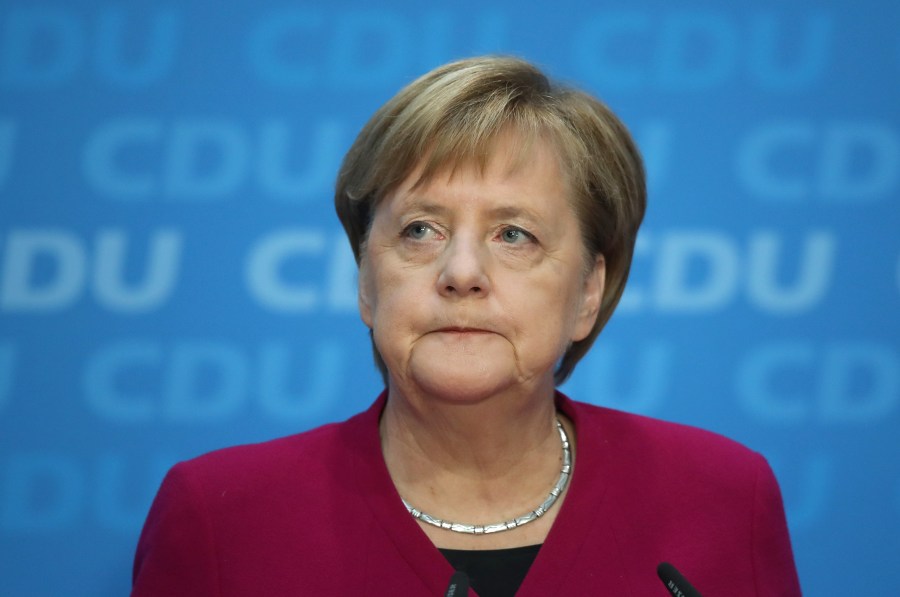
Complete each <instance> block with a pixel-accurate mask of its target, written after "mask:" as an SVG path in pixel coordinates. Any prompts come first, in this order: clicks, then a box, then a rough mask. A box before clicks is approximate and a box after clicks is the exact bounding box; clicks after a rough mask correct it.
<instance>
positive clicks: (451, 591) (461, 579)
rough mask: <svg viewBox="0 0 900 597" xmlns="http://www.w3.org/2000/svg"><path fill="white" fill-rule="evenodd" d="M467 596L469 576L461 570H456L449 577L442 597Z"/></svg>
mask: <svg viewBox="0 0 900 597" xmlns="http://www.w3.org/2000/svg"><path fill="white" fill-rule="evenodd" d="M468 594H469V575H468V574H466V573H465V572H463V571H462V570H457V571H456V572H454V573H453V576H451V577H450V584H449V585H447V592H446V593H444V597H466V595H468Z"/></svg>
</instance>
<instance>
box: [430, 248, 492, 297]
mask: <svg viewBox="0 0 900 597" xmlns="http://www.w3.org/2000/svg"><path fill="white" fill-rule="evenodd" d="M489 259H490V255H489V254H488V250H487V247H484V246H482V245H480V244H479V243H478V242H477V241H475V240H473V239H467V238H464V237H461V236H457V237H455V238H453V240H451V241H450V243H449V244H448V246H447V248H446V249H445V251H444V255H443V256H442V259H441V272H440V275H439V276H438V281H437V283H438V292H439V293H440V294H441V295H442V296H445V297H448V298H461V297H482V296H487V294H488V293H489V292H490V290H491V289H490V278H489V276H488V272H487V265H488V263H487V261H488V260H489Z"/></svg>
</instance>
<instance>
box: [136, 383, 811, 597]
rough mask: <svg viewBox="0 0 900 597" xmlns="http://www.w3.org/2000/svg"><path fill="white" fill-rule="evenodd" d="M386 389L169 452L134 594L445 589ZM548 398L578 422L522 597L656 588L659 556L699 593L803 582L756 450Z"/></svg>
mask: <svg viewBox="0 0 900 597" xmlns="http://www.w3.org/2000/svg"><path fill="white" fill-rule="evenodd" d="M385 400H386V396H385V394H382V395H381V396H380V397H379V398H378V400H376V401H375V403H374V404H373V405H372V406H371V407H370V408H369V409H368V410H367V411H365V412H363V413H360V414H359V415H356V416H354V417H352V418H351V419H349V420H347V421H345V422H343V423H336V424H330V425H325V426H323V427H319V428H317V429H314V430H312V431H308V432H306V433H301V434H298V435H293V436H290V437H286V438H282V439H277V440H273V441H269V442H265V443H262V444H255V445H249V446H238V447H233V448H226V449H224V450H219V451H216V452H212V453H210V454H206V455H204V456H200V457H199V458H195V459H193V460H190V461H186V462H181V463H179V464H177V465H176V466H174V467H173V468H172V470H171V471H170V472H169V474H168V475H167V476H166V478H165V480H164V481H163V483H162V486H161V488H160V490H159V493H158V494H157V496H156V499H155V501H154V502H153V506H152V507H151V509H150V513H149V515H148V516H147V521H146V523H145V525H144V529H143V532H142V534H141V538H140V542H139V544H138V548H137V553H136V556H135V564H134V584H133V592H132V595H134V596H137V597H143V596H154V597H157V596H166V597H178V596H182V595H183V596H185V597H188V596H190V597H204V596H213V595H215V596H244V595H261V596H266V597H273V596H279V595H404V596H407V595H408V596H416V595H423V596H424V595H427V596H431V597H434V596H438V595H444V593H445V591H446V589H447V584H448V582H449V580H450V576H451V574H452V573H453V569H452V568H451V566H450V564H449V563H448V562H447V561H446V560H445V559H444V557H443V556H442V555H441V553H440V552H439V551H438V550H437V549H436V548H435V547H434V546H433V545H432V544H431V542H430V541H429V540H428V538H427V537H426V536H425V534H424V533H423V532H422V531H421V530H420V529H419V527H418V526H417V524H416V522H415V521H414V520H413V519H412V518H411V517H410V516H409V514H408V513H407V512H406V509H405V508H404V506H403V504H402V503H401V501H400V497H399V495H397V492H396V490H395V489H394V486H393V484H392V483H391V480H390V477H389V476H388V472H387V468H386V467H385V464H384V460H383V458H382V455H381V449H380V441H379V436H378V419H379V416H380V413H381V410H382V408H383V406H384V403H385ZM557 402H558V407H559V408H560V409H561V410H562V411H563V412H565V413H566V414H567V415H568V416H569V417H570V418H571V419H572V421H573V422H574V424H575V429H576V437H577V439H576V442H577V443H576V447H577V452H576V456H575V467H574V474H573V477H572V480H571V485H570V488H569V492H568V494H567V497H566V500H565V502H564V503H563V504H562V508H561V510H560V512H559V514H558V516H557V519H556V521H555V522H554V525H553V528H552V529H551V531H550V534H549V536H548V537H547V539H546V541H545V543H544V544H543V546H542V548H541V550H540V552H539V554H538V556H537V559H536V560H535V562H534V564H533V566H532V567H531V570H530V571H529V573H528V576H527V577H526V578H525V582H524V583H523V585H522V587H521V589H520V590H519V593H518V594H519V595H523V596H529V595H534V596H545V595H561V596H562V595H566V596H572V595H594V594H597V595H600V594H603V595H616V596H633V597H647V596H653V595H659V596H660V597H661V596H663V595H666V594H668V593H667V591H666V589H665V587H664V586H663V585H662V583H661V581H660V580H659V578H658V577H657V576H656V567H657V565H658V564H659V563H660V562H663V561H666V562H671V563H672V564H674V565H675V566H676V567H677V568H678V569H679V570H680V571H681V573H682V574H683V575H684V576H685V577H686V578H687V579H688V580H689V581H690V582H691V583H692V584H693V585H694V586H695V587H696V588H697V589H698V590H699V591H700V592H701V593H702V594H703V595H704V597H716V596H722V597H726V596H727V597H743V596H747V597H749V596H756V597H762V596H766V597H769V596H775V595H780V596H781V595H783V596H797V595H800V586H799V583H798V580H797V573H796V570H795V568H794V560H793V555H792V553H791V545H790V538H789V536H788V530H787V526H786V524H785V518H784V511H783V507H782V502H781V495H780V492H779V489H778V484H777V482H776V480H775V477H774V476H773V474H772V471H771V470H770V468H769V466H768V464H767V463H766V461H765V460H764V459H763V457H762V456H760V455H759V454H757V453H755V452H752V451H750V450H748V449H747V448H744V447H743V446H741V445H740V444H737V443H735V442H733V441H731V440H728V439H726V438H724V437H722V436H719V435H716V434H713V433H710V432H706V431H702V430H699V429H695V428H691V427H686V426H682V425H676V424H673V423H665V422H662V421H658V420H655V419H650V418H646V417H641V416H637V415H631V414H626V413H623V412H619V411H615V410H610V409H606V408H601V407H596V406H592V405H588V404H584V403H579V402H574V401H572V400H570V399H568V398H567V397H565V396H564V395H562V394H558V395H557ZM474 594H475V593H474V591H473V592H471V593H470V595H474Z"/></svg>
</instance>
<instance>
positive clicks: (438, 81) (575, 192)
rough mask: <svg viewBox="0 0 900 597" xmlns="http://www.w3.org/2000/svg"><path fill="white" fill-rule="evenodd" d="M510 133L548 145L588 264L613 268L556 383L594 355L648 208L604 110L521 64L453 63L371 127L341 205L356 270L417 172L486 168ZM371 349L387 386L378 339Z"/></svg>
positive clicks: (349, 171)
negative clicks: (369, 239)
mask: <svg viewBox="0 0 900 597" xmlns="http://www.w3.org/2000/svg"><path fill="white" fill-rule="evenodd" d="M508 131H511V132H513V133H514V134H515V135H517V137H519V138H520V139H521V140H522V146H523V148H527V147H528V146H529V145H530V144H531V143H532V142H533V141H535V140H536V139H549V140H550V142H551V144H552V145H553V146H554V148H555V150H556V151H557V153H558V156H559V160H560V165H561V167H562V168H563V172H564V175H565V176H566V177H567V182H568V184H569V188H570V189H571V193H572V197H571V200H572V201H573V206H574V208H575V211H576V213H577V215H578V218H579V221H580V224H581V235H582V241H583V243H584V247H585V253H586V258H587V263H589V264H591V265H592V264H593V263H594V261H595V259H596V258H597V256H598V255H601V254H602V255H603V257H604V259H605V261H606V284H605V288H604V292H603V299H602V301H601V305H600V312H599V314H598V315H597V321H596V322H595V324H594V327H593V329H592V330H591V332H590V334H588V336H587V337H586V338H584V339H583V340H580V341H578V342H574V343H573V344H572V345H571V346H570V347H569V348H568V350H567V351H566V352H565V354H564V355H563V358H562V359H561V361H560V363H559V365H558V367H557V369H556V371H555V372H554V379H555V381H556V383H557V385H558V384H561V383H563V382H564V381H565V380H566V379H567V378H568V377H569V375H570V374H571V373H572V371H573V370H574V368H575V365H576V364H577V363H578V361H579V360H580V359H581V358H582V357H583V356H584V355H585V354H586V353H587V351H588V350H589V349H590V347H591V345H592V344H593V343H594V340H595V339H596V338H597V335H598V334H599V333H600V330H601V329H603V326H604V325H606V322H607V321H608V320H609V318H610V316H611V315H612V313H613V310H614V309H615V307H616V305H617V304H618V302H619V299H620V298H621V296H622V291H623V290H624V288H625V281H626V280H627V278H628V272H629V270H630V268H631V259H632V255H633V253H634V243H635V239H636V238H637V231H638V227H639V226H640V223H641V220H642V219H643V216H644V211H645V208H646V200H647V191H646V183H645V177H644V167H643V163H642V160H641V156H640V153H639V152H638V149H637V147H636V146H635V143H634V141H633V140H632V139H631V135H630V134H629V133H628V130H627V129H626V128H625V125H624V124H622V122H621V121H620V120H619V119H618V118H617V117H616V116H615V114H613V113H612V111H610V109H609V108H608V107H606V105H604V104H603V103H602V102H600V101H599V100H597V99H596V98H594V97H592V96H591V95H589V94H587V93H585V92H583V91H579V90H577V89H572V88H567V87H563V86H559V85H556V84H554V83H552V82H551V81H550V80H548V78H547V77H546V76H545V75H544V74H543V73H542V72H541V71H540V70H538V69H537V68H536V67H535V66H533V65H532V64H530V63H528V62H526V61H524V60H520V59H517V58H510V57H497V56H487V57H479V58H470V59H466V60H460V61H457V62H452V63H450V64H446V65H444V66H441V67H439V68H437V69H435V70H433V71H431V72H429V73H427V74H425V75H423V76H421V77H419V78H418V79H416V80H415V81H413V82H412V83H410V84H409V85H407V86H406V87H404V88H403V89H402V90H400V92H399V93H398V94H397V95H395V96H394V97H393V98H391V99H390V100H389V101H388V102H387V103H386V104H385V105H384V106H382V107H381V108H380V109H379V110H378V111H377V112H375V114H374V115H373V116H372V118H371V119H370V120H369V122H368V123H366V125H365V126H364V127H363V129H362V131H360V133H359V135H358V136H357V138H356V141H355V142H354V143H353V146H352V147H351V148H350V150H349V151H348V152H347V155H346V156H345V157H344V162H343V164H342V165H341V169H340V172H339V174H338V178H337V183H336V188H335V196H334V202H335V208H336V210H337V214H338V218H339V219H340V221H341V224H343V226H344V230H345V231H346V233H347V237H348V239H349V240H350V246H351V247H352V249H353V254H354V256H355V257H356V262H357V265H358V264H359V262H360V257H361V252H362V250H363V247H364V245H365V240H366V235H367V234H368V231H369V227H370V225H371V222H372V216H373V214H374V210H375V208H376V207H377V206H378V203H379V202H380V201H381V200H382V199H383V198H384V197H385V196H387V195H389V194H390V193H391V192H392V191H393V190H394V189H396V188H397V187H398V186H399V185H400V183H402V182H403V181H404V180H406V178H407V177H409V176H410V174H411V173H412V172H413V171H414V170H415V169H416V168H421V175H420V178H419V180H418V181H417V184H422V183H424V182H427V181H428V180H429V178H430V177H431V176H433V175H434V174H435V173H436V172H437V171H439V170H441V169H442V168H445V167H453V166H455V165H457V164H460V163H463V162H471V161H473V160H474V161H475V162H476V163H478V164H480V165H481V166H482V167H483V166H484V165H485V163H486V162H487V160H488V158H489V157H490V154H491V149H492V147H493V144H494V143H495V142H496V141H497V139H498V137H499V135H500V134H501V133H504V132H508ZM523 151H524V149H523ZM373 348H374V352H375V361H376V364H377V366H378V368H379V370H380V371H381V374H382V377H383V378H384V380H385V383H387V368H386V366H385V364H384V361H383V360H382V358H381V355H380V354H379V353H378V348H377V347H376V346H374V342H373Z"/></svg>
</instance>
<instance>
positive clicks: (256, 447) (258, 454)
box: [170, 413, 371, 493]
mask: <svg viewBox="0 0 900 597" xmlns="http://www.w3.org/2000/svg"><path fill="white" fill-rule="evenodd" d="M366 415H367V413H361V414H359V415H356V416H355V417H352V418H351V419H349V420H347V421H344V422H340V423H329V424H326V425H322V426H320V427H316V428H314V429H311V430H309V431H304V432H302V433H297V434H293V435H289V436H286V437H281V438H277V439H272V440H269V441H265V442H260V443H253V444H244V445H238V446H231V447H227V448H222V449H219V450H215V451H212V452H209V453H206V454H203V455H201V456H197V457H195V458H191V459H189V460H185V461H182V462H179V463H178V464H176V465H175V466H174V467H173V468H172V471H171V472H170V476H171V475H175V476H180V477H182V478H183V479H185V481H186V482H187V483H189V484H192V485H196V486H197V487H198V488H203V490H204V493H206V492H213V493H216V492H218V493H221V492H223V491H258V490H260V489H266V490H272V489H275V488H277V487H279V486H294V485H299V484H300V482H301V481H304V482H305V483H303V484H302V485H305V486H307V487H309V486H312V485H313V484H311V483H309V480H310V479H314V478H318V479H319V480H320V481H321V480H322V479H324V478H331V479H333V478H336V477H339V476H340V474H341V473H340V472H341V471H342V470H346V469H347V466H346V463H347V461H348V459H350V458H353V457H354V454H361V455H364V454H366V453H367V452H369V451H371V447H370V446H367V445H366V441H367V434H366V433H365V430H366V427H367V421H366V420H365V419H366Z"/></svg>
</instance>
